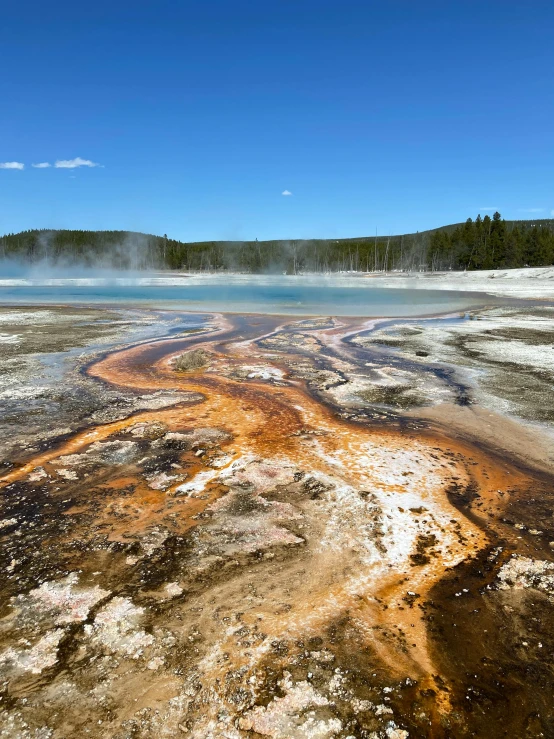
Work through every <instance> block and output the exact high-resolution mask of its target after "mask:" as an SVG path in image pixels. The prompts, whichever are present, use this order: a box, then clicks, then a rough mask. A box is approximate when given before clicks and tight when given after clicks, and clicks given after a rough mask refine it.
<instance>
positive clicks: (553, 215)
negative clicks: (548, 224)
mask: <svg viewBox="0 0 554 739" xmlns="http://www.w3.org/2000/svg"><path fill="white" fill-rule="evenodd" d="M550 215H551V216H552V218H554V208H552V210H551V211H550Z"/></svg>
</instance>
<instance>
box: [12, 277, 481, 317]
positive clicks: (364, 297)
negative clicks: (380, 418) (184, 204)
mask: <svg viewBox="0 0 554 739" xmlns="http://www.w3.org/2000/svg"><path fill="white" fill-rule="evenodd" d="M367 282H368V281H365V282H364V283H362V281H361V280H356V279H353V280H348V279H340V278H337V279H333V278H328V279H305V278H301V277H296V278H295V277H281V278H267V277H266V278H264V277H257V276H252V277H240V278H234V279H233V278H232V277H230V276H229V277H227V276H220V277H218V278H211V279H179V278H165V279H164V278H162V279H159V278H150V279H148V278H135V279H133V278H118V279H112V280H110V279H72V280H70V279H54V280H44V281H37V280H33V281H29V280H1V279H0V303H1V304H5V305H6V304H21V305H41V304H50V305H51V304H57V305H66V304H68V305H69V304H80V305H89V304H94V305H121V306H136V307H152V308H164V309H176V310H177V309H178V310H190V311H217V312H235V313H273V314H293V315H342V316H367V317H380V316H390V317H395V316H407V315H430V314H434V313H445V312H450V311H459V310H463V309H464V308H470V307H472V306H477V305H481V304H483V302H491V299H490V298H488V297H487V298H486V299H485V298H484V296H482V295H480V294H478V293H464V292H450V291H446V290H426V289H421V288H420V289H404V288H382V287H372V286H371V284H367Z"/></svg>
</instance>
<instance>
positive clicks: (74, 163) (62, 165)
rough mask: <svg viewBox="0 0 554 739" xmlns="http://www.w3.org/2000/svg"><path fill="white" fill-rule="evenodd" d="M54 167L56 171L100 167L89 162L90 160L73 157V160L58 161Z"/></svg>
mask: <svg viewBox="0 0 554 739" xmlns="http://www.w3.org/2000/svg"><path fill="white" fill-rule="evenodd" d="M54 166H55V167H56V168H57V169H76V168H77V167H100V166H101V165H100V164H97V163H96V162H91V161H90V159H81V157H75V159H58V160H57V161H56V164H55V165H54Z"/></svg>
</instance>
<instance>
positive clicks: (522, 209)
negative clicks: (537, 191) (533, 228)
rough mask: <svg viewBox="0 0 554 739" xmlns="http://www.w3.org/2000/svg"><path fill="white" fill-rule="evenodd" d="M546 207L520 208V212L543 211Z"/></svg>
mask: <svg viewBox="0 0 554 739" xmlns="http://www.w3.org/2000/svg"><path fill="white" fill-rule="evenodd" d="M543 210H544V208H518V212H519V213H542V212H543Z"/></svg>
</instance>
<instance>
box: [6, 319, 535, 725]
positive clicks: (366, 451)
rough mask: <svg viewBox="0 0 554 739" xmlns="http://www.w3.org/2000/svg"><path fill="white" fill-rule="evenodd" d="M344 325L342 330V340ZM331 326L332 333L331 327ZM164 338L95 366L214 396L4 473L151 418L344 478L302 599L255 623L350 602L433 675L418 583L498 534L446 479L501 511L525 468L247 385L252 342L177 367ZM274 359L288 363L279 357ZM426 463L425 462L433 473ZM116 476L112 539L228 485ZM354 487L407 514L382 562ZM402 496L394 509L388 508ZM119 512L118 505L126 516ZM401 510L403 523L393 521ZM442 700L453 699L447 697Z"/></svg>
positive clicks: (136, 383)
mask: <svg viewBox="0 0 554 739" xmlns="http://www.w3.org/2000/svg"><path fill="white" fill-rule="evenodd" d="M349 328H350V326H349ZM336 332H337V329H334V330H333V332H332V335H333V337H334V336H335V335H336ZM323 334H324V332H320V336H323ZM194 343H199V342H198V341H196V342H193V341H190V342H189V343H188V344H184V346H187V347H188V346H191V345H193V344H194ZM152 346H153V345H150V344H143V345H140V346H137V347H133V348H130V349H128V350H124V351H120V352H117V353H114V354H112V355H109V356H107V357H105V358H104V359H102V360H101V361H99V362H98V363H96V364H95V365H94V366H93V367H92V368H90V370H89V374H90V375H91V376H93V377H96V378H98V379H100V380H103V381H105V382H108V383H110V384H112V385H118V386H123V387H126V388H130V389H133V390H138V391H145V390H149V391H152V390H162V389H165V390H168V389H171V390H179V391H186V392H193V393H200V394H201V395H202V396H203V397H204V400H203V401H202V402H199V403H196V404H194V405H186V404H182V405H179V406H175V407H172V408H171V409H169V410H167V409H165V410H161V411H149V412H145V413H139V414H137V415H135V416H134V417H133V418H132V419H126V420H123V421H117V422H115V423H109V424H105V425H100V426H97V427H96V428H93V429H90V430H87V431H84V432H82V433H79V434H76V435H75V436H74V437H73V438H71V439H70V440H68V441H67V442H65V443H63V444H62V445H61V446H60V447H59V448H57V449H55V450H51V451H48V452H45V453H43V454H40V455H38V456H37V457H35V458H34V459H32V460H31V461H30V462H29V463H28V464H26V465H24V466H22V467H20V468H18V469H16V470H14V471H12V472H10V473H9V474H7V475H5V476H4V477H3V478H1V480H0V482H1V483H2V484H3V485H6V484H8V483H10V482H13V481H15V480H17V479H23V478H24V477H25V476H26V475H27V474H29V473H30V472H31V471H32V470H33V469H34V468H35V467H37V466H39V465H45V464H48V463H50V462H52V461H53V460H55V459H56V458H57V457H59V456H62V455H67V454H75V453H79V452H82V451H84V450H85V449H86V448H87V447H88V446H89V445H90V444H91V443H93V442H95V441H100V440H104V439H107V438H108V437H110V436H112V435H113V434H116V433H120V432H121V431H123V430H125V429H126V428H128V427H130V426H132V425H133V424H136V423H137V422H143V421H145V422H154V421H156V422H162V423H164V424H166V425H167V427H168V428H169V429H170V430H183V429H194V428H202V427H217V428H221V429H224V430H226V431H228V432H230V433H231V434H232V436H233V439H232V441H231V442H229V443H228V444H227V445H226V448H225V451H226V453H228V454H229V455H231V457H232V459H238V458H240V457H241V455H246V454H249V455H254V456H255V457H258V458H261V459H264V460H269V461H271V460H273V461H275V462H276V463H279V460H286V461H287V462H289V463H291V464H293V465H294V466H296V467H297V468H298V469H300V470H304V471H307V472H309V473H310V474H312V475H313V474H319V475H323V476H327V477H332V478H335V479H340V480H341V481H342V482H343V483H344V485H346V486H347V487H348V491H347V492H346V493H345V497H344V503H343V502H341V501H342V499H338V501H337V504H336V506H335V509H333V510H332V512H331V513H329V514H328V516H329V517H328V520H324V515H323V514H321V513H317V515H316V513H314V514H313V515H314V519H313V527H312V528H313V529H314V530H317V534H316V535H314V536H312V537H311V538H310V537H308V539H307V547H306V550H307V551H305V553H304V555H303V556H304V557H305V558H307V559H305V560H304V561H303V563H302V566H303V567H304V568H305V569H306V575H305V577H304V580H303V582H302V587H299V588H298V589H297V592H296V593H295V594H294V595H295V597H294V598H292V599H291V600H292V601H293V606H292V608H290V610H288V611H286V612H285V613H283V612H280V613H276V612H275V610H273V609H269V608H268V610H267V611H264V606H263V604H262V606H257V607H256V608H255V609H254V608H253V609H252V610H249V608H248V605H245V608H244V611H245V612H244V616H243V622H244V623H246V624H248V623H251V624H255V623H257V621H258V620H259V619H260V618H262V619H263V628H264V630H265V631H267V632H268V633H270V634H271V635H272V637H273V638H277V639H278V638H281V637H282V638H294V637H297V638H300V637H302V636H304V635H305V634H309V633H312V632H313V633H317V630H318V629H319V630H320V629H321V627H324V626H325V624H328V623H330V622H332V621H333V620H335V619H337V618H339V617H340V616H341V614H345V613H346V614H348V615H349V616H350V618H351V620H352V621H353V622H354V623H355V624H356V626H357V628H358V629H359V631H360V633H361V634H363V636H364V638H365V640H366V642H367V644H368V645H370V646H371V647H372V648H373V650H374V652H375V654H376V655H377V657H378V658H380V659H382V660H383V661H384V662H385V664H387V665H388V667H389V668H390V670H391V671H392V672H393V673H397V674H398V675H400V676H402V675H406V674H409V675H412V676H416V677H419V678H420V679H422V680H423V681H428V682H429V684H432V683H433V678H432V677H431V676H432V675H433V674H435V673H436V669H435V667H434V665H433V660H432V656H431V650H430V648H429V644H428V640H427V632H426V627H425V622H424V620H423V618H422V616H421V609H419V608H418V607H417V604H416V605H414V606H413V607H409V605H408V604H407V602H406V601H405V600H404V599H405V597H406V593H407V592H408V591H409V592H410V593H416V594H417V595H418V596H419V599H420V602H422V601H423V600H425V598H426V596H428V594H429V591H430V589H431V588H432V587H433V586H434V585H435V584H436V583H437V582H438V581H439V580H440V579H441V578H442V577H443V576H444V574H445V572H446V571H447V570H448V569H449V568H451V567H452V566H454V565H456V564H458V563H459V562H461V561H463V560H464V559H467V558H470V557H473V556H475V554H476V553H477V552H479V551H480V550H481V549H482V548H483V547H484V546H486V544H487V541H488V540H487V535H486V533H485V532H484V531H483V530H482V529H481V528H480V527H479V526H478V525H477V524H476V523H474V522H473V521H471V520H469V519H468V518H466V517H465V516H464V515H463V514H461V513H460V512H459V511H458V510H457V509H456V508H455V507H454V506H453V505H451V503H450V502H449V500H448V497H447V494H446V488H447V486H448V485H449V484H451V483H452V482H453V479H456V481H457V482H458V484H460V485H467V484H468V483H470V482H472V483H474V484H475V485H476V487H477V489H478V491H479V495H480V496H481V501H482V508H481V509H480V510H476V511H475V514H476V516H481V517H482V518H483V520H484V521H485V520H486V517H487V514H488V513H490V512H493V511H494V510H497V509H499V508H500V507H501V505H502V498H501V497H500V496H499V494H498V491H499V490H504V489H505V488H506V487H507V486H508V485H513V484H514V483H516V482H517V481H518V480H521V477H522V476H521V475H519V474H518V473H517V472H516V471H515V470H514V469H511V468H509V467H508V466H507V465H503V464H499V463H498V462H496V461H494V460H491V458H489V457H488V456H487V455H486V454H485V453H484V452H481V451H479V450H476V449H475V448H473V447H471V446H470V445H467V444H463V443H459V442H456V441H452V440H448V439H445V438H444V437H441V436H439V435H433V434H430V433H428V434H425V435H424V434H418V435H417V437H416V435H415V433H401V432H399V431H391V430H374V429H369V428H365V427H361V426H358V425H354V424H351V423H348V422H345V421H342V420H340V419H337V418H336V417H335V415H334V414H333V413H332V411H331V410H329V409H328V408H326V407H325V406H323V405H322V404H321V403H319V402H317V401H316V400H315V399H314V398H312V397H311V396H310V395H309V394H308V392H307V390H306V388H305V387H303V386H302V385H300V384H299V383H297V382H295V383H294V384H292V383H290V382H289V383H288V384H286V385H284V384H282V385H274V384H270V383H267V382H258V381H255V380H249V381H247V382H242V381H237V380H234V379H232V378H230V377H228V376H223V375H221V374H218V369H217V368H218V366H220V365H221V366H223V365H224V366H225V367H226V368H227V369H229V367H231V368H233V367H234V368H240V367H241V366H242V365H244V364H245V361H246V359H247V356H248V348H247V347H245V346H244V345H242V346H241V347H240V348H237V349H236V350H235V351H233V349H232V345H231V346H226V348H225V353H224V352H223V350H222V347H221V346H220V345H217V346H216V345H215V342H214V341H210V342H207V341H203V342H202V346H203V347H204V348H205V349H206V350H207V351H208V352H211V353H212V356H213V361H212V364H211V366H209V367H208V368H206V369H205V370H203V371H198V372H187V373H179V372H175V371H174V369H173V368H172V364H171V359H172V357H173V356H175V355H176V354H179V353H180V352H179V351H176V348H175V342H167V348H168V355H164V348H163V346H162V345H159V344H158V345H157V349H158V353H159V354H160V356H158V357H157V358H156V359H155V361H153V362H152V360H151V359H150V357H151V356H152ZM181 351H182V349H181ZM259 356H261V354H259V353H258V357H259ZM256 361H259V360H256ZM266 364H267V362H266ZM272 365H273V366H278V365H276V364H275V363H274V362H272ZM306 432H312V433H311V434H310V433H306ZM314 432H315V433H314ZM415 453H417V455H418V462H417V465H416V466H415V468H414V469H415V472H413V471H412V472H411V473H406V476H405V477H402V476H401V475H400V474H399V472H398V470H396V472H395V474H392V473H391V470H392V472H394V471H395V465H398V466H399V467H400V468H401V467H402V465H407V464H408V463H410V464H411V461H410V460H412V457H413V455H414V454H415ZM200 467H201V465H200V464H198V466H197V467H193V468H189V469H188V470H187V472H188V475H189V477H188V478H187V479H194V476H195V474H196V473H197V471H198V470H199V469H200ZM419 468H421V469H423V470H424V471H423V472H422V473H421V474H419V473H418V469H419ZM414 474H419V477H417V480H418V484H417V486H415V487H414V484H413V483H412V482H411V480H412V475H414ZM132 483H134V484H135V485H136V487H135V489H134V491H133V492H132V494H131V495H129V496H127V497H124V498H119V497H118V491H119V490H121V488H122V487H125V486H128V485H129V484H132ZM105 484H106V486H107V487H108V488H109V490H110V495H109V496H108V497H107V499H106V504H105V505H104V507H103V508H101V510H100V511H98V512H96V514H95V516H96V522H97V524H104V525H105V526H108V527H109V528H110V533H109V537H110V538H111V539H126V538H128V537H132V536H134V535H136V534H137V533H139V532H141V531H144V530H146V529H147V528H148V527H151V526H152V525H153V524H155V523H159V522H162V521H166V522H167V518H166V517H167V515H168V514H169V513H171V514H175V515H173V518H172V526H173V528H174V529H175V530H178V531H180V532H182V531H186V530H187V529H188V528H190V527H191V526H193V525H195V523H196V522H195V520H194V519H193V518H192V516H194V515H197V514H198V513H200V512H202V511H203V510H205V508H206V507H207V506H209V505H210V504H211V503H212V502H213V501H214V500H215V499H216V498H217V497H219V496H220V495H222V494H224V493H225V488H224V487H222V486H221V485H220V486H212V488H209V487H208V488H207V490H206V493H207V494H206V496H205V497H204V498H203V499H200V498H186V499H179V500H177V499H175V498H171V494H172V492H174V488H175V487H177V486H176V485H175V486H173V488H171V489H170V490H169V491H167V492H161V491H154V490H151V489H149V488H148V487H147V486H146V485H145V483H144V481H143V480H142V481H139V480H138V479H135V478H133V477H132V475H131V477H129V476H122V475H121V472H119V473H117V474H114V477H113V479H111V480H108V481H106V483H105ZM350 489H352V490H364V491H370V492H371V491H373V492H376V494H378V496H379V501H380V505H381V506H383V505H384V506H385V508H383V514H382V516H383V521H384V524H385V525H387V526H388V525H392V526H393V529H394V526H396V524H395V521H396V518H395V516H399V517H398V524H397V526H398V529H397V531H398V540H397V541H395V540H394V536H393V534H390V535H388V539H387V540H386V542H385V544H384V545H383V546H384V548H385V549H386V550H387V554H386V555H385V554H384V555H383V559H382V561H379V560H378V559H375V558H374V559H371V556H370V555H369V554H367V552H366V551H365V550H364V545H363V543H362V540H361V537H360V536H358V532H357V528H358V526H362V525H365V522H364V521H359V520H358V518H357V515H358V514H357V508H356V507H355V506H353V503H352V500H354V498H355V496H354V495H353V493H351V492H350ZM414 492H415V493H418V494H421V496H422V497H423V499H424V509H425V511H424V512H423V513H419V514H418V513H417V512H416V513H409V512H406V511H404V510H403V509H404V506H405V507H406V508H410V506H412V503H411V498H412V497H413V495H414ZM403 497H405V498H406V503H405V504H404V503H403ZM389 501H390V506H391V508H390V510H389V509H387V508H386V505H387V504H388V502H389ZM351 505H352V506H353V507H352V510H351V512H349V506H351ZM329 508H330V506H329ZM398 511H400V512H401V515H400V514H399V513H398ZM70 512H71V511H70ZM114 513H116V514H117V518H116V520H115V521H114ZM318 516H319V518H318ZM340 516H343V517H344V522H343V523H340V522H338V523H337V522H336V521H335V519H337V518H340ZM348 516H350V518H348ZM423 517H425V518H426V520H428V527H429V531H430V532H431V533H432V534H433V535H434V536H435V537H436V538H437V545H436V546H435V547H434V548H435V550H436V551H435V554H434V556H432V557H430V558H429V561H428V562H425V563H423V564H421V565H419V566H414V564H413V562H412V561H411V559H410V553H413V551H414V550H413V542H412V543H411V544H410V541H411V539H409V537H410V536H412V533H410V532H412V531H413V527H412V520H414V521H415V520H416V519H418V520H419V519H420V518H423ZM390 521H392V522H393V523H392V524H389V522H390ZM414 525H415V524H414ZM403 526H404V527H405V533H404V529H403V528H402V527H403ZM318 527H319V528H318ZM393 533H394V532H393ZM404 539H405V540H406V541H407V542H408V544H407V545H406V543H405V541H404ZM414 541H415V539H414ZM406 547H407V549H406ZM396 550H398V551H396ZM404 550H406V551H404ZM391 635H392V636H391ZM233 645H234V642H233V639H232V637H231V636H228V637H227V636H225V635H222V636H221V639H220V642H219V644H218V645H217V650H218V652H221V653H223V652H227V653H230V654H232V661H233V663H234V664H236V665H237V667H239V666H242V665H248V666H250V667H253V665H252V659H253V658H252V656H251V655H250V653H244V652H241V651H237V650H236V648H235V649H234V647H233ZM214 649H215V647H214ZM249 655H250V656H249ZM262 656H263V655H262ZM228 670H229V663H225V664H224V665H218V664H217V660H215V659H214V661H213V664H212V665H211V667H210V668H209V672H210V677H211V678H212V679H213V680H215V679H216V678H219V679H221V680H222V679H223V676H224V672H225V671H228ZM443 695H444V694H443V693H441V696H443ZM440 700H443V708H444V709H445V710H446V708H447V703H446V699H442V698H441V699H440ZM439 705H440V701H439Z"/></svg>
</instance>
